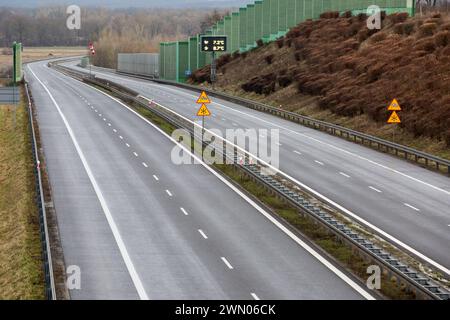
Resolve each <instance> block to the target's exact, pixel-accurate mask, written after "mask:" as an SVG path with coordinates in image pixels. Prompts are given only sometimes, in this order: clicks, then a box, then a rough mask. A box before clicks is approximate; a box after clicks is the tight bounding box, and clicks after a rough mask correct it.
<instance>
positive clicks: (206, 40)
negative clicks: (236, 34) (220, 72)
mask: <svg viewBox="0 0 450 320" xmlns="http://www.w3.org/2000/svg"><path fill="white" fill-rule="evenodd" d="M200 43H201V51H202V52H211V53H212V61H211V85H212V87H213V90H214V89H215V82H216V76H217V62H216V52H226V51H227V36H201V37H200Z"/></svg>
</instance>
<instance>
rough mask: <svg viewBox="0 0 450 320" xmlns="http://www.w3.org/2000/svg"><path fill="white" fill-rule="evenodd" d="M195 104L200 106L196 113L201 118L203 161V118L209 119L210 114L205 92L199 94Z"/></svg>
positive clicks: (209, 101) (208, 101)
mask: <svg viewBox="0 0 450 320" xmlns="http://www.w3.org/2000/svg"><path fill="white" fill-rule="evenodd" d="M197 103H198V104H201V105H202V106H201V107H200V109H199V110H198V111H197V116H199V117H202V161H203V160H204V148H203V140H204V138H205V117H210V116H211V112H210V111H209V109H208V107H207V106H206V105H207V104H210V103H211V100H210V99H209V97H208V95H207V94H206V92H205V91H203V92H202V93H201V94H200V97H199V98H198V99H197Z"/></svg>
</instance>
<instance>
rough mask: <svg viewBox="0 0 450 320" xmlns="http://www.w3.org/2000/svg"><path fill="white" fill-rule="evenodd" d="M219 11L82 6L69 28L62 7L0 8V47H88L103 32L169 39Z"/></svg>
mask: <svg viewBox="0 0 450 320" xmlns="http://www.w3.org/2000/svg"><path fill="white" fill-rule="evenodd" d="M219 14H220V15H222V14H223V10H222V11H217V10H212V9H105V8H82V10H81V29H80V30H69V29H68V28H67V27H66V20H67V17H68V15H67V14H66V7H64V6H60V7H47V8H42V7H41V8H34V9H18V8H14V9H8V8H0V47H10V46H11V44H12V42H13V41H18V42H22V43H23V44H24V45H25V46H29V47H36V46H38V47H45V46H87V42H88V41H90V40H93V41H98V40H99V39H100V38H101V36H102V35H105V34H113V35H115V36H117V37H119V38H122V37H128V36H131V37H132V38H134V39H139V40H140V41H146V40H148V41H151V40H153V39H158V40H171V39H175V38H179V37H180V38H182V37H187V36H190V35H193V34H197V33H199V32H200V31H201V30H202V28H204V27H205V23H206V24H207V23H208V21H209V20H210V19H211V17H214V16H217V15H219Z"/></svg>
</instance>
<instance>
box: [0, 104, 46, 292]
mask: <svg viewBox="0 0 450 320" xmlns="http://www.w3.org/2000/svg"><path fill="white" fill-rule="evenodd" d="M12 110H13V109H12V107H8V106H0V299H43V298H44V279H43V271H42V260H41V243H40V238H39V220H38V211H37V207H36V205H35V202H34V198H35V189H34V176H33V162H32V155H31V144H30V132H29V128H28V119H27V112H26V109H25V106H24V104H22V105H21V106H20V107H19V108H18V109H17V114H16V117H17V118H16V121H17V122H16V129H15V130H14V129H13V111H12Z"/></svg>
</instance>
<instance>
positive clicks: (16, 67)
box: [12, 42, 22, 129]
mask: <svg viewBox="0 0 450 320" xmlns="http://www.w3.org/2000/svg"><path fill="white" fill-rule="evenodd" d="M12 49H13V81H12V82H13V83H12V85H13V109H14V111H13V127H14V129H15V128H16V104H17V103H18V102H19V101H16V90H17V89H16V87H17V82H20V81H21V80H22V44H21V43H17V42H14V43H13V46H12Z"/></svg>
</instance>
